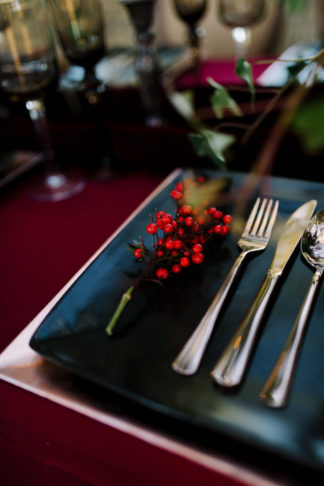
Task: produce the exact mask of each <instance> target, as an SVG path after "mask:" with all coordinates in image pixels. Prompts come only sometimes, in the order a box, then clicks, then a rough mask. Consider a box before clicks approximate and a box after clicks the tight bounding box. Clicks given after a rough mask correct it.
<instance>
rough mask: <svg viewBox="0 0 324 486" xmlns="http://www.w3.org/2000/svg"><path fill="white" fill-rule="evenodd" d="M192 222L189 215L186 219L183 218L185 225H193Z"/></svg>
mask: <svg viewBox="0 0 324 486" xmlns="http://www.w3.org/2000/svg"><path fill="white" fill-rule="evenodd" d="M193 224H194V220H193V218H192V217H191V216H188V217H187V218H186V219H185V225H186V226H193Z"/></svg>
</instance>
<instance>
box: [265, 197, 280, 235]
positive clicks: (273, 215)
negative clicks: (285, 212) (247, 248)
mask: <svg viewBox="0 0 324 486" xmlns="http://www.w3.org/2000/svg"><path fill="white" fill-rule="evenodd" d="M278 206H279V201H278V200H277V201H276V203H275V205H274V208H273V210H272V214H271V218H270V220H269V223H268V226H267V230H266V232H265V237H266V238H270V236H271V232H272V228H273V225H274V223H275V221H276V217H277V212H278Z"/></svg>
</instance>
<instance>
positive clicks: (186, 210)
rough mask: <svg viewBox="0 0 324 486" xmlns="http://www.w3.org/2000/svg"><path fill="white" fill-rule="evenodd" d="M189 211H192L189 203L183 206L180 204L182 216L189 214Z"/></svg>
mask: <svg viewBox="0 0 324 486" xmlns="http://www.w3.org/2000/svg"><path fill="white" fill-rule="evenodd" d="M191 213H192V207H191V206H190V204H185V205H184V206H182V208H181V214H183V216H189V214H191Z"/></svg>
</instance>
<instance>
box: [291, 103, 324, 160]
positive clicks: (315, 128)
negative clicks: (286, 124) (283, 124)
mask: <svg viewBox="0 0 324 486" xmlns="http://www.w3.org/2000/svg"><path fill="white" fill-rule="evenodd" d="M292 125H293V128H294V129H295V130H296V131H297V132H298V133H299V135H300V137H301V140H302V143H303V146H304V148H305V149H306V150H307V151H308V152H310V153H314V152H318V151H320V150H322V149H323V148H324V130H323V126H324V97H323V96H321V97H319V98H317V99H315V100H313V101H311V102H308V103H306V104H305V105H303V106H302V107H301V108H300V110H299V111H298V113H297V115H296V117H295V119H294V121H293V124H292Z"/></svg>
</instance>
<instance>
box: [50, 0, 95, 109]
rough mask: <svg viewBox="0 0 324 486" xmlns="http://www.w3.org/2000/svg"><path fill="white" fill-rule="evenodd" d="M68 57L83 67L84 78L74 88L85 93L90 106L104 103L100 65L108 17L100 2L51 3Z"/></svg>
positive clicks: (67, 0)
mask: <svg viewBox="0 0 324 486" xmlns="http://www.w3.org/2000/svg"><path fill="white" fill-rule="evenodd" d="M49 5H50V10H51V13H52V16H53V19H54V24H55V28H56V31H57V33H58V35H59V38H60V41H61V44H62V48H63V51H64V54H65V56H66V58H67V59H68V60H69V61H70V62H71V63H72V64H73V65H77V66H80V67H82V68H83V70H84V73H83V78H82V79H81V81H80V82H77V83H75V85H74V86H73V87H74V88H76V89H77V90H80V91H84V93H85V95H86V98H87V100H88V101H89V103H90V104H96V103H98V102H99V101H100V97H101V93H102V92H103V91H104V90H105V87H104V85H103V84H102V83H101V82H100V81H99V80H98V79H97V77H96V73H95V66H96V64H97V63H98V62H99V61H100V60H101V59H102V58H103V56H104V54H105V26H104V20H103V19H104V16H103V12H102V8H101V3H100V1H99V0H50V1H49Z"/></svg>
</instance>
